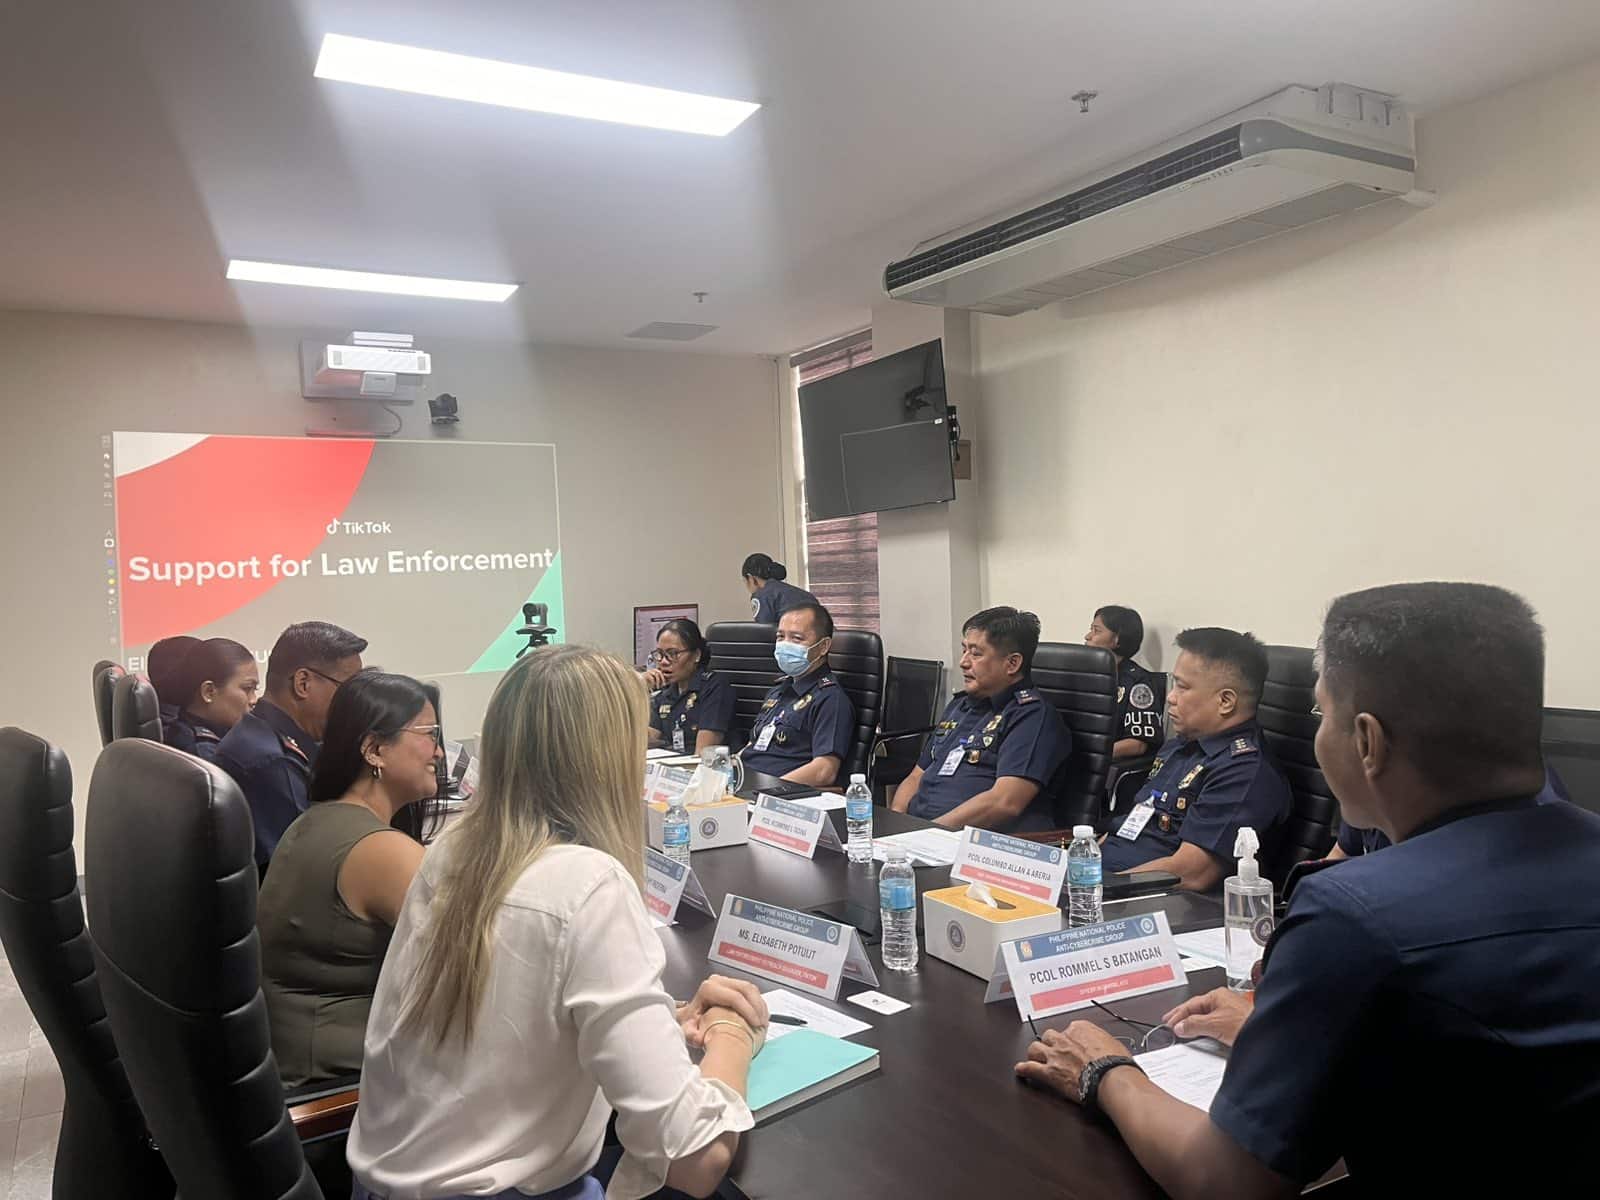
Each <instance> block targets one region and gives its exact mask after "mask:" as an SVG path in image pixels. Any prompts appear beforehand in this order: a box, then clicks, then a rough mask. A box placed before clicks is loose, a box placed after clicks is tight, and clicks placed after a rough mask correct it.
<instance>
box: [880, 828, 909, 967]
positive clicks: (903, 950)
mask: <svg viewBox="0 0 1600 1200" xmlns="http://www.w3.org/2000/svg"><path fill="white" fill-rule="evenodd" d="M878 910H879V911H878V916H879V919H880V920H881V922H882V926H883V928H882V933H881V936H882V939H883V941H882V946H881V948H882V950H883V965H884V966H885V967H886V968H887V969H888V970H891V971H915V970H916V969H917V877H916V874H915V873H914V872H913V871H912V870H911V859H910V858H909V857H907V855H906V849H905V847H904V846H898V845H891V846H890V847H889V861H888V862H886V863H884V864H883V870H882V871H880V872H879V873H878Z"/></svg>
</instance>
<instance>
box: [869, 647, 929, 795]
mask: <svg viewBox="0 0 1600 1200" xmlns="http://www.w3.org/2000/svg"><path fill="white" fill-rule="evenodd" d="M943 691H944V664H943V663H942V662H937V661H935V660H934V659H931V658H896V657H895V656H893V655H890V656H889V657H888V658H887V659H885V660H884V671H883V715H882V716H881V717H880V718H879V719H878V729H879V732H878V736H877V739H876V740H875V742H874V744H873V758H872V759H871V767H872V782H873V785H874V786H877V785H879V784H882V785H883V786H885V787H893V786H894V785H895V784H898V783H899V782H900V781H901V780H903V779H904V778H905V777H906V776H907V775H909V774H911V772H912V771H913V770H915V769H916V765H917V760H918V759H919V758H921V757H922V748H923V746H925V745H926V744H927V742H928V734H929V733H930V732H931V729H932V726H933V723H934V722H935V721H937V720H938V719H939V701H940V699H941V697H942V694H943Z"/></svg>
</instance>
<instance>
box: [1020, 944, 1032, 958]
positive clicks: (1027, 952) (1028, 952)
mask: <svg viewBox="0 0 1600 1200" xmlns="http://www.w3.org/2000/svg"><path fill="white" fill-rule="evenodd" d="M1017 948H1018V949H1019V950H1021V951H1022V957H1023V958H1032V957H1033V947H1032V946H1031V945H1030V944H1029V943H1027V942H1023V943H1022V945H1020V946H1019V947H1017Z"/></svg>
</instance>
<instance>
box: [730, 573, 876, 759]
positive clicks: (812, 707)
mask: <svg viewBox="0 0 1600 1200" xmlns="http://www.w3.org/2000/svg"><path fill="white" fill-rule="evenodd" d="M832 641H833V617H831V616H830V615H829V614H828V610H827V609H825V608H823V607H822V605H820V604H801V605H798V606H796V607H795V608H791V609H790V610H789V611H788V612H786V613H784V614H783V616H782V617H781V618H779V620H778V642H777V645H776V647H775V648H774V650H773V655H774V657H776V658H777V660H778V669H779V670H781V671H782V672H783V673H784V674H785V675H786V676H788V678H787V679H785V680H784V681H783V682H782V683H780V684H779V685H778V686H777V687H775V688H773V689H772V690H771V691H770V692H768V693H767V698H766V700H765V701H763V702H762V705H761V713H760V715H759V716H757V717H756V723H755V728H753V729H752V730H751V731H750V744H749V745H748V746H746V747H745V749H744V751H743V753H742V754H741V755H740V757H741V758H743V760H744V765H745V767H746V768H747V769H748V770H752V771H759V772H760V773H761V774H763V775H776V776H779V777H781V778H783V779H787V780H789V781H791V782H793V783H803V784H808V785H810V786H811V787H831V786H832V785H833V783H834V782H835V781H836V780H837V778H838V776H839V768H840V766H841V765H842V764H843V763H844V760H845V758H846V757H847V756H848V755H849V753H850V741H851V739H852V738H853V737H854V736H855V727H856V713H855V706H854V705H853V704H851V703H850V697H849V696H847V695H845V692H844V689H843V688H842V687H840V686H839V683H838V681H837V680H836V679H834V677H833V672H832V671H830V670H829V669H828V646H829V644H830V643H831V642H832Z"/></svg>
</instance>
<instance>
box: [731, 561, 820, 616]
mask: <svg viewBox="0 0 1600 1200" xmlns="http://www.w3.org/2000/svg"><path fill="white" fill-rule="evenodd" d="M739 571H740V574H742V575H743V576H744V587H745V591H747V592H749V593H750V619H751V620H752V621H760V622H761V623H762V624H763V625H776V624H777V623H778V618H779V617H781V616H783V614H784V613H786V612H788V611H789V610H790V609H791V608H796V607H798V606H799V605H802V604H815V603H816V602H817V598H816V597H815V596H813V595H812V594H811V593H810V592H808V591H806V590H805V588H797V587H795V586H794V584H792V583H785V582H784V580H785V579H786V578H787V577H788V575H789V571H788V568H786V567H785V566H784V565H783V564H782V563H781V562H773V561H772V559H770V558H768V557H767V556H766V555H765V554H752V555H751V556H750V557H749V558H747V559H745V560H744V566H742V567H740V568H739Z"/></svg>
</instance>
